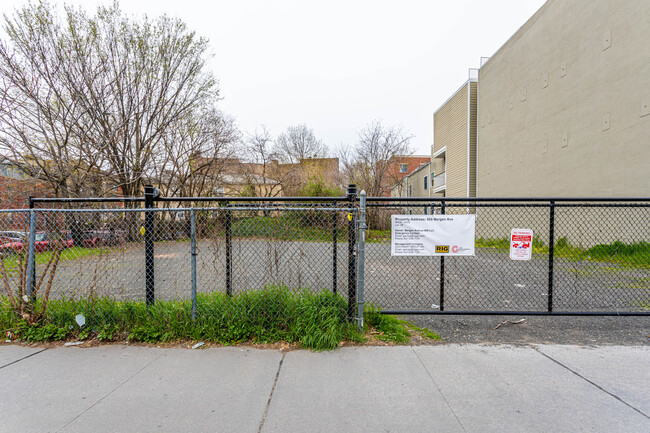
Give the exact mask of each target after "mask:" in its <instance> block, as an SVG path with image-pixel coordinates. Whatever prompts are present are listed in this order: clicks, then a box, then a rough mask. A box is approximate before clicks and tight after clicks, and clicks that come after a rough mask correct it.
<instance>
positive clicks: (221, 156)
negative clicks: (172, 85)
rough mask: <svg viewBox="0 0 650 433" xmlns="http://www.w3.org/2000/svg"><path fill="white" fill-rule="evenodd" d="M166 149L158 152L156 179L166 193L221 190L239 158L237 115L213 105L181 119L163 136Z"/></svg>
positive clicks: (155, 181) (184, 193)
mask: <svg viewBox="0 0 650 433" xmlns="http://www.w3.org/2000/svg"><path fill="white" fill-rule="evenodd" d="M162 140H163V146H164V148H165V151H164V152H162V153H160V154H159V155H155V156H154V160H155V164H154V177H153V178H154V183H155V184H156V185H158V186H159V188H160V189H161V190H162V193H163V194H164V195H166V196H169V197H173V196H182V197H196V196H202V195H204V196H205V195H207V196H211V195H215V194H218V189H219V188H220V187H222V186H223V182H224V180H223V178H224V174H225V172H226V171H227V170H228V169H229V168H230V166H231V164H232V161H233V160H234V159H235V155H236V151H237V150H238V148H237V145H238V144H239V142H240V133H239V130H238V129H237V126H236V125H235V121H234V119H232V118H231V117H228V116H226V115H224V114H223V113H221V112H220V111H219V110H216V109H214V108H210V109H209V110H207V111H206V110H201V111H196V112H194V111H193V112H191V113H190V114H188V115H187V116H186V117H184V118H182V119H179V120H178V122H177V123H175V124H174V125H173V126H172V127H171V128H169V129H168V130H167V132H166V133H165V135H164V136H163V139H162Z"/></svg>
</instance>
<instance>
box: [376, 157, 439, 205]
mask: <svg viewBox="0 0 650 433" xmlns="http://www.w3.org/2000/svg"><path fill="white" fill-rule="evenodd" d="M430 161H431V157H430V156H429V155H395V156H392V157H391V158H390V159H389V160H388V168H387V173H386V174H387V175H386V176H385V177H384V183H385V186H386V188H385V189H386V190H389V191H390V192H389V194H390V196H391V197H403V196H406V194H407V193H408V191H407V190H406V189H405V188H404V185H405V184H404V182H402V180H403V179H404V178H405V177H406V176H409V175H410V174H412V173H413V172H414V171H415V170H418V169H420V168H421V166H422V164H428V163H429V162H430Z"/></svg>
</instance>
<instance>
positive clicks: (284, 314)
mask: <svg viewBox="0 0 650 433" xmlns="http://www.w3.org/2000/svg"><path fill="white" fill-rule="evenodd" d="M38 302H39V301H37V303H38ZM197 312H198V314H197V317H196V321H193V320H192V305H191V302H190V301H189V300H175V301H158V302H156V304H155V305H153V306H150V307H147V306H146V304H145V303H143V302H139V301H115V300H112V299H108V298H93V299H86V300H71V299H67V300H50V301H49V305H48V308H47V311H46V312H45V314H44V315H43V316H42V318H41V320H40V321H39V322H37V323H28V322H27V321H25V320H24V319H23V318H21V317H20V316H19V315H16V314H15V312H14V311H13V309H12V308H11V305H10V303H9V302H8V299H7V298H6V297H2V298H0V327H2V329H3V332H6V331H7V330H8V331H10V332H11V333H13V337H14V338H17V339H20V340H24V341H28V342H35V341H52V340H54V341H57V340H66V339H71V338H75V339H78V340H86V339H97V340H99V341H124V340H126V341H139V342H147V343H155V342H172V341H187V340H192V341H199V340H200V341H209V342H215V343H219V344H225V345H230V344H237V343H241V342H248V341H250V342H253V343H275V342H280V341H284V342H288V343H299V344H300V345H301V346H302V347H305V348H309V349H314V350H330V349H334V348H336V347H339V345H340V344H341V342H356V343H362V342H365V341H366V338H365V337H364V335H362V334H361V333H360V332H359V331H358V330H357V328H356V327H355V325H354V324H352V323H349V322H347V320H346V312H347V301H346V300H345V299H344V298H343V297H341V296H340V295H336V294H333V293H331V292H327V291H322V292H319V293H311V292H307V291H292V290H289V289H288V288H286V287H270V288H268V289H266V290H261V291H251V292H242V293H239V294H237V295H235V296H232V297H229V296H226V295H225V294H222V293H211V294H200V295H199V296H198V299H197ZM78 314H82V315H83V316H84V318H85V321H86V323H85V325H84V326H83V327H79V326H78V325H77V323H76V321H75V317H76V316H77V315H78ZM365 320H366V330H367V332H372V334H374V335H375V336H376V338H377V339H379V340H382V341H387V342H396V343H405V342H408V341H409V338H410V332H409V329H412V330H416V331H418V332H419V333H420V334H421V335H425V336H426V337H427V338H431V339H438V338H440V337H438V336H437V335H436V334H433V333H430V332H429V331H427V330H422V329H420V328H417V327H414V326H412V325H410V324H409V323H408V322H406V321H403V320H399V319H397V318H394V317H391V316H384V315H381V314H380V312H379V310H378V309H376V308H373V307H369V308H368V309H367V311H366V314H365Z"/></svg>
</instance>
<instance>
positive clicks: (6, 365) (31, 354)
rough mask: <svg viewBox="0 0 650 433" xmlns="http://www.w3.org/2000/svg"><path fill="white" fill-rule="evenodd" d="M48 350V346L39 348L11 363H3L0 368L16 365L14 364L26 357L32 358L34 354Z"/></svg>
mask: <svg viewBox="0 0 650 433" xmlns="http://www.w3.org/2000/svg"><path fill="white" fill-rule="evenodd" d="M46 350H47V347H46V348H45V349H42V350H39V351H38V352H34V353H30V354H29V355H27V356H23V357H22V358H20V359H17V360H15V361H12V362H10V363H9V364H5V365H3V366H0V369H3V368H5V367H9V366H10V365H14V364H16V363H18V362H20V361H22V360H24V359H27V358H31V357H32V356H34V355H38V354H39V353H41V352H45V351H46Z"/></svg>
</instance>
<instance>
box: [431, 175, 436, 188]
mask: <svg viewBox="0 0 650 433" xmlns="http://www.w3.org/2000/svg"><path fill="white" fill-rule="evenodd" d="M434 177H436V172H435V171H432V172H431V188H433V178H434Z"/></svg>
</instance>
